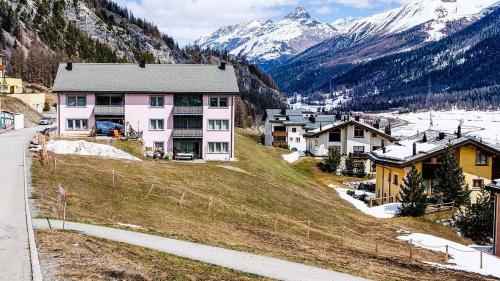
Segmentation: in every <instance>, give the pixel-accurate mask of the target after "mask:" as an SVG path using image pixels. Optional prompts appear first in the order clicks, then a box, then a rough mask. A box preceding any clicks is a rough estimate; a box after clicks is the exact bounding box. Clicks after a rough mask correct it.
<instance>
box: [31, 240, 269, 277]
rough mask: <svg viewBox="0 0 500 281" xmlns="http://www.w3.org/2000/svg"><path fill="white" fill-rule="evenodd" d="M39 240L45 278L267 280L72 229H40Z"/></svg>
mask: <svg viewBox="0 0 500 281" xmlns="http://www.w3.org/2000/svg"><path fill="white" fill-rule="evenodd" d="M37 242H38V248H39V255H40V260H41V266H42V270H43V272H42V274H43V276H44V278H45V280H94V281H97V280H134V281H143V280H144V281H145V280H268V279H265V278H260V277H257V276H253V275H250V274H243V273H241V272H236V271H232V270H228V269H224V268H221V267H217V266H213V265H208V264H204V263H201V262H195V261H191V260H188V259H183V258H178V257H175V256H171V255H167V254H163V253H160V252H157V251H153V250H146V249H143V248H140V247H135V246H130V245H127V244H122V243H116V242H111V241H107V240H102V239H96V238H92V237H87V236H85V235H82V234H78V233H72V232H62V231H38V232H37ZM50 268H58V270H57V271H56V272H54V271H51V270H50Z"/></svg>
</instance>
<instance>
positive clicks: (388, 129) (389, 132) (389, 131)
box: [384, 123, 391, 136]
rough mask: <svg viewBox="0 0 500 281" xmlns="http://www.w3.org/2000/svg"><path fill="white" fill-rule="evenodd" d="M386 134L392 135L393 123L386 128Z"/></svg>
mask: <svg viewBox="0 0 500 281" xmlns="http://www.w3.org/2000/svg"><path fill="white" fill-rule="evenodd" d="M384 132H385V133H386V134H387V135H389V136H390V135H391V123H389V125H387V126H385V130H384Z"/></svg>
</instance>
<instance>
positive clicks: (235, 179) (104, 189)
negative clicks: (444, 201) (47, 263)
mask: <svg viewBox="0 0 500 281" xmlns="http://www.w3.org/2000/svg"><path fill="white" fill-rule="evenodd" d="M258 140H259V137H258V136H257V135H254V134H252V133H246V132H243V131H240V132H238V134H237V136H236V142H237V158H238V161H237V162H233V163H229V164H223V166H225V167H221V163H210V162H209V163H206V164H194V163H174V162H153V161H119V160H108V159H103V158H96V157H83V156H62V155H53V154H51V156H53V157H55V158H56V159H57V167H56V169H54V166H53V164H52V162H51V161H49V162H50V163H47V164H46V165H44V166H43V165H41V163H40V162H39V161H35V162H34V163H33V185H34V189H35V194H34V198H35V199H36V207H37V208H38V209H39V210H40V215H39V216H40V217H51V218H58V199H57V192H56V191H57V190H58V186H59V184H61V185H62V186H64V187H66V188H67V189H68V190H69V193H70V197H69V201H68V219H69V220H72V221H78V222H85V223H92V224H98V225H105V226H111V227H116V228H123V227H124V224H128V225H135V226H133V227H134V230H135V231H141V232H146V233H151V234H155V235H161V236H165V237H170V238H178V239H182V240H187V241H193V242H200V243H203V244H208V245H214V246H220V247H224V248H229V249H235V250H241V251H246V252H251V253H256V254H261V255H267V256H272V257H277V258H282V259H286V260H290V261H295V262H300V263H304V264H309V265H314V266H318V267H322V268H326V269H331V270H335V271H341V272H347V273H351V274H354V275H358V276H362V277H367V278H371V279H375V280H387V279H388V278H389V279H391V280H440V279H444V280H464V279H474V280H494V279H493V278H488V277H485V276H481V275H477V274H472V273H464V272H458V271H453V270H448V269H440V268H436V267H433V266H430V265H428V264H425V263H423V262H422V261H426V262H435V263H444V262H445V261H444V259H445V256H444V254H442V253H436V252H432V251H429V250H426V249H421V248H413V249H412V259H411V260H410V257H409V245H408V243H406V242H404V241H398V240H397V236H398V233H397V231H399V230H401V229H404V230H407V231H411V232H419V233H428V234H432V235H436V236H440V237H443V238H447V239H450V240H453V241H456V242H460V243H463V244H468V243H470V241H466V240H463V239H462V238H460V237H458V236H457V235H456V233H455V232H454V231H453V230H451V229H449V228H447V227H445V226H442V225H439V224H437V223H434V222H432V221H431V220H429V219H426V218H419V219H414V218H391V219H383V220H381V219H376V218H373V217H371V216H368V215H365V214H363V213H362V212H360V211H358V210H356V209H355V208H354V207H353V206H352V205H350V203H348V202H346V201H344V200H342V199H341V198H340V197H339V196H338V194H337V192H336V191H335V190H333V189H331V188H329V187H328V184H336V185H339V186H342V182H343V181H344V180H348V179H345V178H343V177H333V176H331V175H327V174H323V173H321V172H320V171H319V170H318V169H317V168H316V161H317V160H315V159H312V158H304V159H301V160H299V161H297V162H295V163H293V164H289V163H287V162H286V161H284V160H283V159H282V157H281V155H282V154H284V153H285V152H286V151H284V150H281V149H276V148H267V147H263V146H261V145H260V144H258ZM125 146H126V147H127V145H125ZM127 150H129V151H134V149H133V148H130V147H127ZM113 174H114V175H115V177H113ZM113 179H114V180H113ZM42 235H49V234H46V233H45V232H43V233H42ZM49 236H50V235H49ZM39 239H40V238H39ZM69 239H70V241H71V239H75V241H78V240H77V239H81V238H78V237H74V238H71V237H70V238H69ZM92 240H94V239H92ZM99 243H108V242H102V241H101V242H99ZM111 244H112V243H111ZM41 247H42V248H43V245H42V246H41ZM107 247H108V246H107ZM89 251H92V250H89ZM140 251H144V250H142V249H140ZM51 252H52V250H50V247H49V248H47V253H48V255H49V256H50V253H51ZM148 254H149V253H148ZM85 255H90V253H88V254H85ZM85 255H83V254H82V257H85ZM90 260H91V259H90ZM155 262H156V261H155ZM140 263H142V264H144V266H155V265H153V264H152V263H154V262H153V261H151V262H148V260H147V259H143V260H141V261H140ZM61 270H63V269H62V268H58V269H56V271H61ZM220 272H222V271H220ZM82 274H85V273H82ZM180 274H181V275H182V274H183V273H182V272H181V273H180ZM221 274H222V273H221ZM209 275H210V274H209ZM141 276H142V277H144V278H145V279H148V278H149V277H148V276H146V275H141ZM181 279H182V278H181ZM216 279H217V278H216ZM223 279H224V278H223ZM227 279H233V278H227ZM234 279H236V278H234Z"/></svg>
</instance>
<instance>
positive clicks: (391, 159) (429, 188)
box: [368, 129, 500, 204]
mask: <svg viewBox="0 0 500 281" xmlns="http://www.w3.org/2000/svg"><path fill="white" fill-rule="evenodd" d="M460 131H461V129H459V130H458V132H457V134H445V133H442V132H437V131H431V130H429V131H425V132H423V133H420V134H417V135H415V136H412V137H410V138H407V139H405V140H402V141H399V142H397V143H395V144H393V145H391V146H387V147H384V148H382V149H379V150H377V151H373V152H371V153H369V154H368V157H369V158H370V159H371V160H372V161H373V162H374V163H375V165H376V190H375V193H376V197H377V199H378V202H379V203H382V204H383V203H391V202H395V201H397V196H398V195H399V192H400V190H401V186H402V184H403V179H404V178H406V175H407V174H408V172H409V171H410V169H411V166H412V165H415V166H416V168H417V170H418V171H419V172H420V173H421V174H422V177H423V179H424V184H425V185H426V193H428V194H432V192H433V184H434V182H435V180H436V170H437V169H438V167H439V166H440V165H441V164H440V161H441V158H442V155H443V154H444V152H445V150H446V148H447V146H448V145H451V147H452V149H453V150H454V151H455V154H456V157H457V159H458V161H459V164H460V167H462V169H463V173H464V176H465V182H466V184H467V185H468V186H469V188H470V189H471V201H472V202H475V201H476V198H477V195H478V194H479V192H480V191H481V189H483V188H484V187H485V185H487V184H489V183H491V180H492V179H493V178H494V176H495V175H496V174H498V172H499V168H500V166H499V162H498V160H497V159H498V157H499V156H500V151H499V150H497V149H496V148H494V147H493V146H491V145H489V144H486V143H484V142H482V141H481V140H479V139H476V138H474V137H470V136H463V135H462V134H461V133H460Z"/></svg>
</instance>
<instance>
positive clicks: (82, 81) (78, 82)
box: [53, 63, 239, 161]
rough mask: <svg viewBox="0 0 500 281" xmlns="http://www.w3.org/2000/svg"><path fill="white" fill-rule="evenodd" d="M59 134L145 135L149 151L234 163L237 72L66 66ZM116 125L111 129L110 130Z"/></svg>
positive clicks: (59, 86) (60, 76)
mask: <svg viewBox="0 0 500 281" xmlns="http://www.w3.org/2000/svg"><path fill="white" fill-rule="evenodd" d="M53 92H55V93H57V95H58V125H59V126H58V127H59V134H60V135H63V136H68V135H89V134H90V132H91V130H92V128H96V129H97V133H98V134H101V135H110V132H111V130H112V129H114V128H116V129H119V130H120V131H122V133H123V134H125V135H127V134H128V133H129V131H130V130H131V129H133V130H134V131H139V132H141V131H142V140H143V142H144V146H145V147H146V148H151V149H153V150H158V149H162V150H163V151H165V152H166V154H167V155H169V156H171V157H174V156H176V155H177V154H179V155H180V154H181V153H183V154H186V153H187V154H192V155H194V156H195V158H199V159H205V160H219V161H224V160H230V159H233V158H234V134H235V130H234V110H235V109H234V100H235V97H236V96H237V95H238V94H239V89H238V83H237V80H236V75H235V72H234V68H233V67H232V66H231V65H226V64H225V63H221V64H220V65H219V66H217V65H187V64H170V65H169V64H147V65H146V64H144V63H141V64H77V63H67V64H61V65H59V69H58V72H57V77H56V80H55V82H54V87H53ZM110 127H111V129H110Z"/></svg>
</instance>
